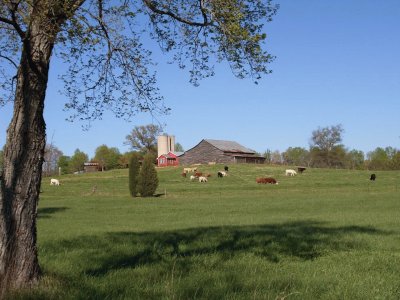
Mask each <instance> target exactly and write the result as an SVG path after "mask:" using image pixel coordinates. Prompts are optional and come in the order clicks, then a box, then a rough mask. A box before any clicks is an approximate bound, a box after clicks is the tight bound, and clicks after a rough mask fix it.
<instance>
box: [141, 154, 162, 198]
mask: <svg viewBox="0 0 400 300" xmlns="http://www.w3.org/2000/svg"><path fill="white" fill-rule="evenodd" d="M138 186H139V192H140V195H141V196H142V197H151V196H153V195H154V193H155V191H156V189H157V187H158V177H157V171H156V168H155V167H154V156H153V155H151V154H146V156H145V157H144V160H143V163H142V168H141V169H140V173H139V181H138Z"/></svg>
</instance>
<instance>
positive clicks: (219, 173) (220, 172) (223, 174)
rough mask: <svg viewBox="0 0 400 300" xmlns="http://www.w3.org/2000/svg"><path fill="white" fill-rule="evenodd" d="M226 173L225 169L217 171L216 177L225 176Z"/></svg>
mask: <svg viewBox="0 0 400 300" xmlns="http://www.w3.org/2000/svg"><path fill="white" fill-rule="evenodd" d="M227 175H228V174H227V173H226V172H225V171H218V177H225V176H227Z"/></svg>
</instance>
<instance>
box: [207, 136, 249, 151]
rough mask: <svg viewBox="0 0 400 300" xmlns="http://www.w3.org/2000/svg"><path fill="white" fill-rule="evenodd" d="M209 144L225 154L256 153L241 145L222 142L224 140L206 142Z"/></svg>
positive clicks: (208, 140)
mask: <svg viewBox="0 0 400 300" xmlns="http://www.w3.org/2000/svg"><path fill="white" fill-rule="evenodd" d="M205 141H206V142H207V143H210V144H211V145H213V146H214V147H215V148H218V149H219V150H222V151H224V152H240V153H255V151H253V150H251V149H249V148H246V147H244V146H242V145H240V144H239V143H236V142H233V141H222V140H210V139H206V140H205Z"/></svg>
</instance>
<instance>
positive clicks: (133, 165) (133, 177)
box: [129, 154, 140, 197]
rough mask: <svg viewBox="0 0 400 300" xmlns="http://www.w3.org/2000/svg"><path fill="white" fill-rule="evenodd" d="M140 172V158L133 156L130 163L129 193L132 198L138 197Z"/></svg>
mask: <svg viewBox="0 0 400 300" xmlns="http://www.w3.org/2000/svg"><path fill="white" fill-rule="evenodd" d="M139 171H140V164H139V157H138V155H136V154H132V157H131V159H130V161H129V191H130V193H131V196H132V197H136V195H137V193H138V176H139Z"/></svg>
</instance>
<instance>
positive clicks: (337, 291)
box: [13, 165, 400, 299]
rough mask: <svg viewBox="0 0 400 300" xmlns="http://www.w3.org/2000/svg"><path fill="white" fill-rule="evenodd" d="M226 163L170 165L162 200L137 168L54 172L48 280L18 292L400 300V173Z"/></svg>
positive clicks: (44, 204) (47, 220)
mask: <svg viewBox="0 0 400 300" xmlns="http://www.w3.org/2000/svg"><path fill="white" fill-rule="evenodd" d="M221 168H222V166H218V165H217V166H200V167H199V169H200V171H205V172H212V173H213V174H214V176H213V177H211V178H210V179H209V182H208V183H202V184H201V183H199V182H191V181H190V180H189V179H185V178H183V177H181V176H180V173H181V168H164V169H159V170H158V173H159V179H160V185H159V189H158V191H157V193H158V194H157V197H153V198H135V199H133V198H130V197H129V192H128V178H127V176H128V172H127V170H116V171H109V172H104V173H97V174H82V175H69V176H61V177H60V180H61V182H62V185H61V186H59V187H56V186H50V185H49V182H50V179H49V178H45V179H44V183H43V185H42V191H43V192H42V193H41V199H40V203H39V219H38V243H39V259H40V264H41V266H42V268H43V272H44V277H43V280H42V282H41V284H40V286H39V287H38V288H37V289H35V290H34V291H33V292H32V291H30V292H28V293H20V294H18V295H13V298H14V297H15V298H23V299H25V298H30V299H35V298H36V299H400V173H399V172H383V171H382V172H379V171H378V172H376V174H377V181H376V182H370V181H369V174H370V173H369V172H367V171H350V170H326V169H308V170H307V171H306V172H305V173H304V174H301V175H298V176H296V177H285V176H284V167H271V166H266V165H265V166H264V165H262V166H261V165H260V166H258V165H232V166H230V170H229V176H228V177H225V178H217V177H216V171H217V170H218V169H221ZM259 176H273V177H275V178H276V179H278V181H279V185H257V184H256V182H255V178H256V177H259ZM93 186H96V187H97V189H96V192H94V193H92V190H93Z"/></svg>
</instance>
